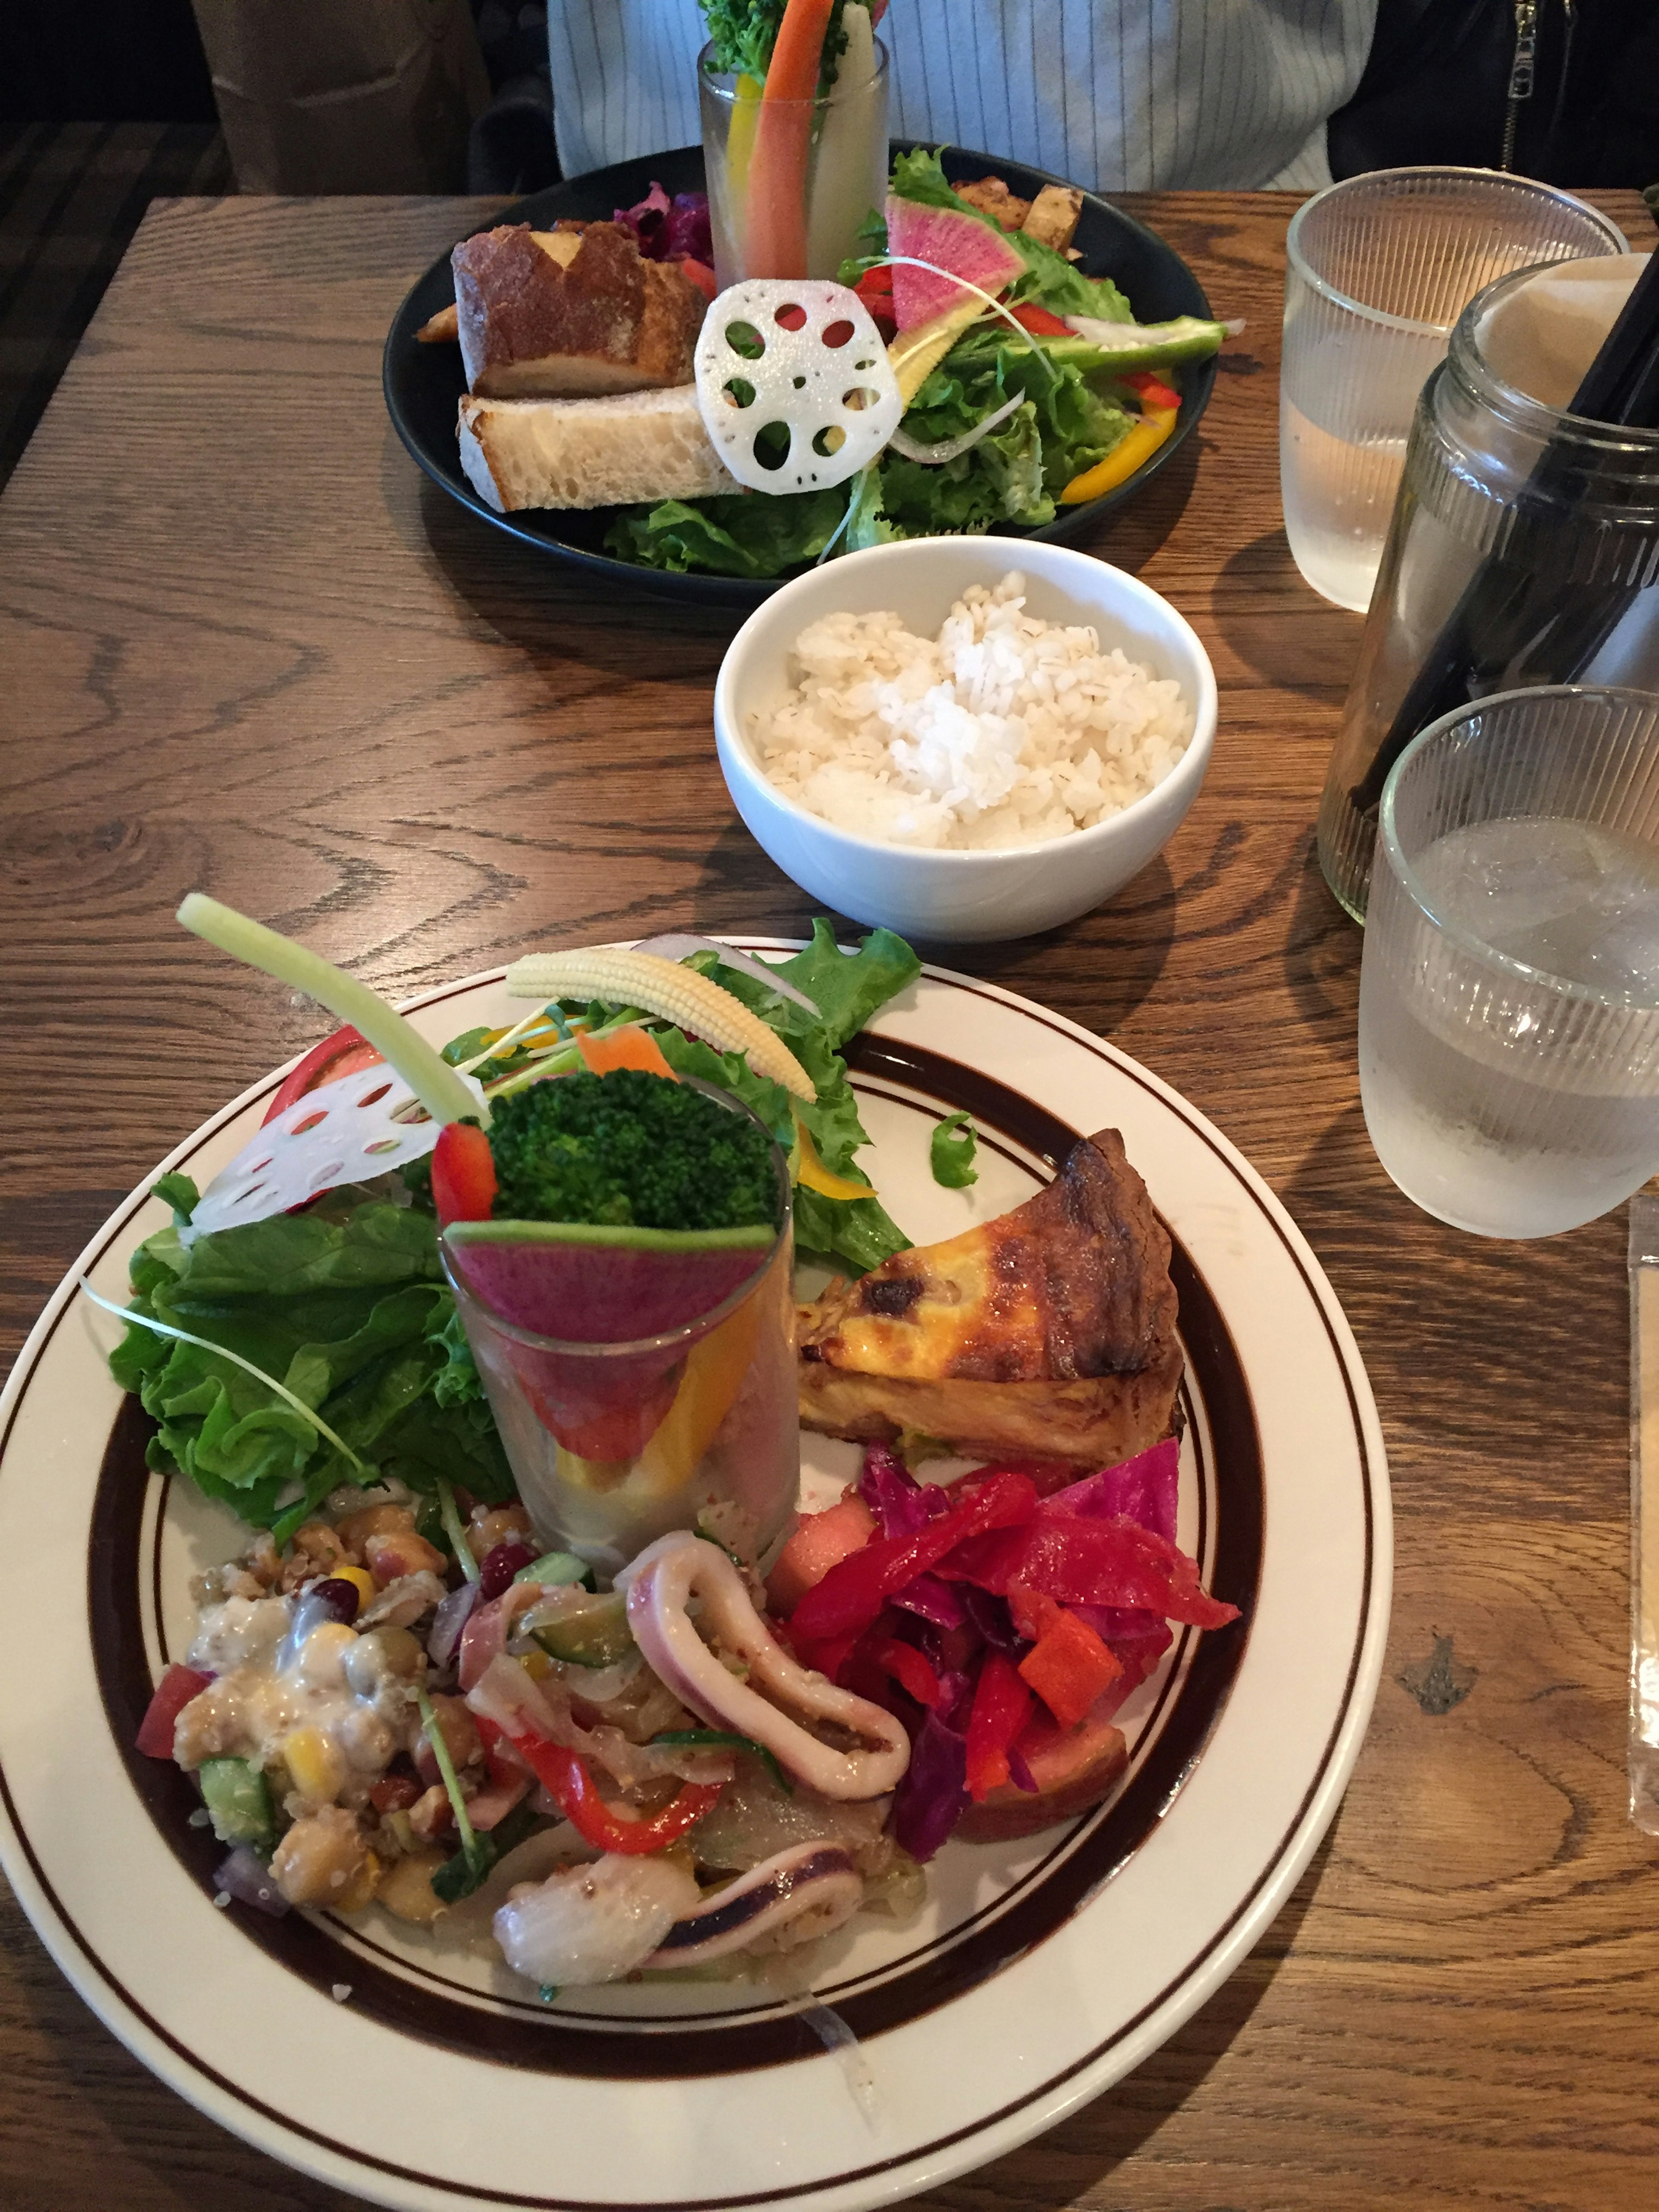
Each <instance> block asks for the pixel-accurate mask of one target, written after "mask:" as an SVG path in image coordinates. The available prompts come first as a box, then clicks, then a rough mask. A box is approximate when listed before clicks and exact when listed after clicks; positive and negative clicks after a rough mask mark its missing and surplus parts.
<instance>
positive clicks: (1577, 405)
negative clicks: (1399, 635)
mask: <svg viewBox="0 0 1659 2212" xmlns="http://www.w3.org/2000/svg"><path fill="white" fill-rule="evenodd" d="M1567 411H1568V413H1569V414H1571V415H1573V416H1578V417H1580V418H1581V419H1585V420H1588V421H1589V422H1601V423H1605V424H1607V426H1608V427H1609V428H1615V429H1643V430H1651V429H1656V428H1659V252H1656V253H1652V254H1650V256H1649V257H1648V265H1647V267H1646V268H1645V269H1644V270H1643V271H1642V274H1641V275H1640V276H1638V278H1637V280H1636V283H1635V286H1634V288H1633V289H1632V292H1631V295H1630V297H1629V299H1628V300H1627V301H1626V302H1625V307H1624V311H1623V313H1621V314H1620V317H1619V319H1618V321H1617V322H1616V323H1614V325H1613V328H1612V329H1611V330H1610V331H1608V333H1607V337H1605V338H1604V339H1603V341H1602V343H1601V350H1600V351H1599V352H1598V353H1597V355H1596V356H1595V360H1594V361H1593V362H1591V363H1590V365H1589V368H1588V369H1587V370H1586V371H1585V372H1584V375H1583V380H1582V382H1581V383H1580V385H1579V386H1578V389H1577V392H1575V393H1574V394H1573V397H1572V404H1571V406H1570V408H1569V409H1568V410H1567ZM1570 453H1571V441H1570V440H1568V439H1565V438H1555V439H1553V440H1552V441H1550V443H1549V444H1548V445H1547V446H1546V447H1545V448H1544V451H1543V453H1541V455H1540V457H1539V459H1538V462H1537V464H1536V465H1535V467H1534V470H1533V472H1532V475H1531V477H1529V478H1528V482H1527V483H1526V485H1525V486H1524V487H1523V489H1522V491H1521V493H1520V495H1519V499H1518V501H1517V504H1518V506H1519V507H1520V509H1521V511H1522V513H1524V512H1525V511H1526V509H1527V508H1528V507H1529V506H1530V507H1539V506H1541V505H1544V504H1546V503H1547V502H1548V501H1550V500H1552V499H1553V497H1554V496H1555V495H1557V493H1558V492H1559V488H1560V484H1561V480H1562V478H1563V477H1564V476H1565V473H1566V471H1567V470H1568V469H1569V467H1570V466H1571V459H1570ZM1637 590H1638V586H1635V585H1615V586H1599V587H1594V588H1592V587H1581V588H1579V589H1578V590H1577V591H1565V592H1564V591H1563V588H1562V586H1561V583H1560V581H1559V578H1555V577H1552V576H1548V575H1541V574H1533V573H1530V572H1525V571H1521V572H1517V570H1516V568H1514V567H1512V566H1510V565H1507V564H1505V563H1504V562H1502V561H1500V560H1498V559H1496V558H1495V557H1493V556H1492V555H1490V554H1489V555H1488V556H1486V559H1485V560H1484V561H1483V562H1481V564H1480V567H1479V568H1477V569H1476V570H1475V573H1474V575H1473V577H1471V579H1470V580H1469V582H1468V585H1467V586H1465V588H1464V592H1463V595H1462V598H1461V599H1459V600H1458V602H1457V605H1456V606H1455V608H1454V609H1453V611H1452V613H1451V615H1450V616H1449V618H1448V620H1447V623H1446V625H1445V627H1444V629H1443V630H1442V631H1441V632H1440V635H1439V636H1438V637H1437V638H1436V640H1435V641H1434V643H1433V645H1432V646H1431V647H1430V648H1429V652H1428V654H1427V656H1426V658H1425V660H1424V663H1423V665H1422V666H1421V668H1419V670H1418V671H1417V674H1416V675H1415V676H1414V677H1413V678H1412V681H1411V683H1410V684H1409V685H1408V687H1407V691H1406V696H1405V697H1404V698H1403V699H1402V700H1401V702H1400V706H1399V708H1398V710H1397V711H1396V713H1395V718H1394V720H1393V721H1392V722H1391V723H1390V724H1389V729H1388V732H1387V734H1386V735H1385V736H1384V737H1383V739H1382V741H1381V743H1380V744H1378V746H1377V749H1376V754H1375V755H1374V757H1373V758H1372V760H1371V763H1370V767H1369V768H1368V769H1366V771H1365V773H1364V775H1363V776H1362V777H1361V778H1360V780H1359V781H1358V783H1356V784H1355V785H1354V786H1353V787H1352V790H1351V792H1350V793H1349V797H1350V799H1352V802H1353V805H1354V806H1355V808H1356V809H1357V811H1358V812H1359V813H1360V814H1362V815H1365V816H1375V814H1376V810H1377V807H1378V805H1380V804H1381V801H1382V798H1383V785H1384V783H1385V782H1386V781H1388V775H1389V769H1391V768H1392V767H1393V766H1394V764H1395V761H1397V760H1398V759H1399V757H1400V756H1401V753H1403V752H1404V751H1405V750H1406V748H1407V745H1408V744H1410V743H1411V741H1412V739H1413V738H1414V737H1415V736H1416V735H1417V733H1418V732H1419V730H1423V729H1426V728H1427V727H1428V726H1429V724H1430V723H1431V722H1433V721H1437V720H1438V719H1439V718H1440V716H1441V715H1442V714H1452V713H1454V712H1455V710H1456V709H1457V708H1460V707H1464V706H1468V705H1469V704H1470V703H1471V702H1474V700H1477V699H1481V698H1486V697H1488V696H1491V694H1492V691H1493V690H1501V689H1503V688H1504V671H1505V670H1506V669H1509V668H1510V667H1512V665H1513V664H1514V663H1515V662H1516V659H1518V658H1519V657H1520V655H1521V654H1522V653H1525V652H1526V651H1527V650H1528V648H1529V647H1530V648H1532V650H1533V654H1534V665H1537V666H1539V667H1540V669H1541V671H1542V672H1541V673H1539V674H1537V675H1535V676H1534V677H1532V678H1530V679H1529V680H1530V681H1531V682H1533V683H1536V684H1571V683H1572V682H1574V681H1575V680H1576V678H1578V677H1579V676H1581V675H1582V674H1583V671H1584V670H1585V669H1586V668H1587V667H1588V666H1589V664H1590V661H1591V660H1592V659H1594V657H1595V653H1597V652H1598V651H1599V650H1600V649H1601V646H1602V645H1603V644H1605V642H1606V641H1607V639H1608V638H1609V637H1610V636H1611V635H1612V634H1613V630H1614V629H1616V628H1617V627H1618V625H1619V623H1620V621H1621V620H1622V619H1623V617H1624V616H1625V614H1626V611H1627V610H1628V608H1629V606H1630V604H1631V602H1632V599H1634V598H1635V596H1636V592H1637Z"/></svg>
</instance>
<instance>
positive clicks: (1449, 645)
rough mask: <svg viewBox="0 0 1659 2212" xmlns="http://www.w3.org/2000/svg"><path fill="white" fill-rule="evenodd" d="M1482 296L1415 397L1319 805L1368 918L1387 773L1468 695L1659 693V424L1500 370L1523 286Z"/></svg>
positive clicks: (1337, 873) (1526, 273)
mask: <svg viewBox="0 0 1659 2212" xmlns="http://www.w3.org/2000/svg"><path fill="white" fill-rule="evenodd" d="M1538 274H1539V272H1538V271H1537V270H1518V271H1517V272H1516V273H1515V274H1514V275H1512V276H1505V277H1502V278H1500V279H1499V281H1498V283H1495V284H1492V285H1489V286H1488V287H1487V288H1486V290H1485V291H1484V292H1481V293H1480V294H1478V295H1477V296H1476V297H1475V298H1474V300H1472V301H1470V303H1469V305H1468V307H1467V308H1466V309H1465V310H1464V312H1463V313H1462V317H1461V318H1460V319H1459V321H1458V324H1457V326H1456V328H1455V331H1453V333H1452V339H1451V345H1450V349H1449V352H1448V354H1447V357H1446V359H1445V360H1444V361H1443V362H1442V363H1441V365H1440V367H1439V368H1437V369H1436V370H1435V371H1434V372H1433V374H1431V376H1430V378H1429V380H1428V381H1427V383H1426V384H1425V386H1424V387H1423V392H1422V396H1421V398H1419V401H1418V404H1417V411H1416V415H1415V417H1414V419H1413V424H1412V431H1411V437H1410V440H1409V441H1408V443H1407V452H1406V465H1405V474H1404V477H1403V478H1402V480H1401V488H1400V495H1399V498H1398V500H1397V501H1396V502H1395V511H1394V520H1393V523H1392V525H1391V526H1390V529H1389V540H1388V544H1387V545H1386V547H1385V548H1384V550H1383V565H1382V568H1381V569H1380V571H1379V572H1378V575H1377V580H1376V591H1375V592H1374V593H1373V594H1372V598H1371V603H1370V613H1369V614H1368V616H1367V617H1366V622H1365V631H1364V639H1363V641H1362V642H1361V646H1360V653H1359V665H1358V669H1357V671H1355V675H1354V679H1353V684H1352V690H1350V692H1349V694H1348V700H1347V704H1346V708H1344V710H1343V717H1342V726H1341V729H1340V732H1339V735H1338V737H1337V741H1336V746H1335V750H1334V753H1333V755H1332V757H1331V765H1330V770H1329V773H1328V776H1327V779H1326V783H1325V793H1324V798H1323V799H1322V803H1321V806H1320V811H1319V864H1320V866H1321V867H1322V869H1323V871H1324V873H1325V880H1326V881H1327V883H1328V884H1329V885H1330V887H1331V889H1332V890H1333V891H1334V892H1335V894H1336V896H1337V897H1338V898H1339V899H1340V901H1341V902H1342V904H1343V905H1344V906H1345V907H1346V908H1347V910H1348V912H1349V913H1350V914H1351V915H1352V916H1353V917H1354V919H1355V920H1356V921H1364V915H1365V901H1366V896H1367V892H1368V890H1369V887H1370V872H1371V854H1372V849H1373V847H1374V844H1375V842H1376V821H1377V809H1378V805H1379V804H1380V802H1381V799H1382V795H1383V782H1384V781H1385V779H1386V777H1387V775H1388V772H1389V769H1390V768H1391V767H1392V766H1393V764H1394V763H1395V760H1397V759H1398V758H1399V757H1400V755H1401V753H1402V752H1403V751H1404V750H1405V748H1406V746H1407V744H1409V743H1410V741H1411V739H1412V738H1413V737H1414V736H1415V735H1416V734H1417V732H1419V730H1422V729H1425V728H1426V727H1427V726H1428V725H1429V724H1430V723H1431V722H1433V721H1436V720H1438V719H1439V718H1440V717H1441V716H1442V715H1443V714H1450V713H1453V712H1455V710H1456V709H1457V708H1460V707H1462V706H1465V705H1467V704H1468V703H1469V702H1471V701H1472V700H1475V699H1482V698H1489V697H1491V696H1492V695H1493V694H1494V693H1496V692H1499V691H1514V690H1523V689H1530V688H1532V687H1534V686H1537V685H1541V684H1619V685H1624V686H1626V687H1630V688H1632V689H1635V690H1648V691H1659V431H1656V430H1633V429H1620V428H1613V427H1611V426H1609V425H1608V424H1606V423H1601V422H1590V421H1589V420H1587V419H1586V418H1585V417H1583V416H1576V415H1573V414H1571V413H1570V412H1568V411H1567V410H1566V409H1565V408H1563V407H1559V406H1551V405H1547V404H1545V403H1544V402H1543V401H1542V400H1541V399H1538V398H1533V397H1532V396H1531V395H1530V394H1528V392H1523V391H1522V390H1520V389H1519V388H1518V387H1517V386H1516V384H1515V383H1513V382H1511V381H1509V380H1507V379H1506V377H1505V376H1504V375H1503V374H1499V372H1498V368H1495V367H1494V366H1493V358H1494V357H1498V358H1503V359H1504V361H1505V365H1506V366H1507V365H1508V360H1509V355H1508V353H1507V351H1506V349H1508V348H1509V347H1511V346H1512V345H1513V343H1514V340H1513V331H1514V329H1515V324H1514V322H1513V319H1510V320H1509V321H1508V322H1507V324H1506V322H1505V314H1506V310H1507V309H1508V307H1509V303H1510V301H1511V296H1512V295H1513V294H1514V293H1515V292H1516V289H1518V288H1519V287H1520V286H1522V285H1523V284H1526V283H1531V282H1533V281H1534V279H1535V278H1536V277H1537V276H1538Z"/></svg>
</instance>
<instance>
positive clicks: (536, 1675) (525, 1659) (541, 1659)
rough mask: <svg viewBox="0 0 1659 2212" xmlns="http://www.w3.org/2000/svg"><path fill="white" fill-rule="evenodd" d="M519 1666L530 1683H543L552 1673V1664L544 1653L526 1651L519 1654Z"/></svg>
mask: <svg viewBox="0 0 1659 2212" xmlns="http://www.w3.org/2000/svg"><path fill="white" fill-rule="evenodd" d="M519 1664H520V1667H522V1668H524V1671H525V1673H526V1674H528V1675H529V1677H530V1679H531V1680H532V1682H541V1681H544V1680H546V1679H547V1677H548V1676H549V1675H550V1674H551V1673H552V1672H553V1662H552V1661H551V1660H550V1658H549V1657H548V1656H547V1654H546V1652H545V1651H526V1652H523V1653H521V1654H520V1659H519Z"/></svg>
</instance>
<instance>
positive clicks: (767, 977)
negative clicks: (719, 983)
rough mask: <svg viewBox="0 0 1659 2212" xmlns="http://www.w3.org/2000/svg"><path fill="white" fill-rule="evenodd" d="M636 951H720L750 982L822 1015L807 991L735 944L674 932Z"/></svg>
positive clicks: (674, 956) (677, 955)
mask: <svg viewBox="0 0 1659 2212" xmlns="http://www.w3.org/2000/svg"><path fill="white" fill-rule="evenodd" d="M634 950H635V952H650V953H654V955H655V956H656V957H657V958H658V959H659V960H684V959H685V958H686V957H687V956H688V954H690V953H693V952H717V953H719V955H720V959H721V960H722V962H723V963H725V965H726V967H728V968H735V969H737V970H738V974H739V975H747V976H748V977H749V979H750V981H751V982H755V983H764V984H765V986H766V987H767V989H768V990H769V991H775V992H776V993H777V994H778V996H779V997H780V998H782V999H793V1000H794V1002H795V1004H796V1005H797V1006H805V1009H806V1011H807V1012H808V1013H809V1014H811V1017H812V1018H813V1020H814V1021H817V1020H818V1019H819V1018H820V1016H819V1012H818V1009H817V1007H816V1006H814V1005H813V1004H812V1001H811V1000H810V999H809V998H808V997H807V995H806V994H805V991H798V990H797V989H796V988H795V987H794V985H793V983H789V982H786V981H785V980H784V978H783V977H782V976H781V975H779V973H778V971H777V969H775V968H769V967H768V966H767V964H766V963H765V962H764V961H763V960H756V959H754V958H752V957H751V956H750V954H749V953H747V952H739V951H738V949H737V947H736V946H735V945H720V944H717V943H716V941H715V940H714V938H712V937H692V936H690V935H689V934H687V933H684V932H679V933H675V932H670V933H669V934H668V935H666V936H665V937H646V938H642V939H641V940H640V942H639V943H638V944H637V945H635V947H634Z"/></svg>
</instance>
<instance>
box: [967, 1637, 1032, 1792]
mask: <svg viewBox="0 0 1659 2212" xmlns="http://www.w3.org/2000/svg"><path fill="white" fill-rule="evenodd" d="M1030 1710H1031V1692H1030V1688H1029V1687H1028V1686H1027V1685H1026V1684H1025V1683H1024V1682H1023V1681H1022V1680H1020V1677H1019V1671H1018V1668H1016V1667H1015V1665H1014V1662H1013V1661H1012V1659H1011V1658H1009V1656H1008V1655H1007V1654H1006V1652H1005V1651H987V1653H986V1655H985V1663H984V1664H983V1666H981V1668H980V1670H979V1680H978V1681H977V1682H976V1683H975V1685H974V1704H973V1710H972V1711H970V1712H969V1716H968V1795H969V1796H970V1797H971V1798H972V1799H973V1801H974V1802H975V1804H976V1805H977V1804H979V1803H981V1802H982V1800H983V1799H985V1798H986V1797H987V1796H989V1795H990V1793H991V1791H992V1790H1000V1789H1001V1787H1002V1786H1003V1784H1005V1783H1006V1781H1007V1780H1008V1747H1009V1745H1010V1744H1012V1742H1013V1741H1014V1739H1015V1737H1016V1736H1018V1734H1019V1732H1020V1730H1021V1729H1023V1728H1024V1725H1025V1722H1026V1718H1027V1716H1028V1715H1029V1714H1030Z"/></svg>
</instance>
